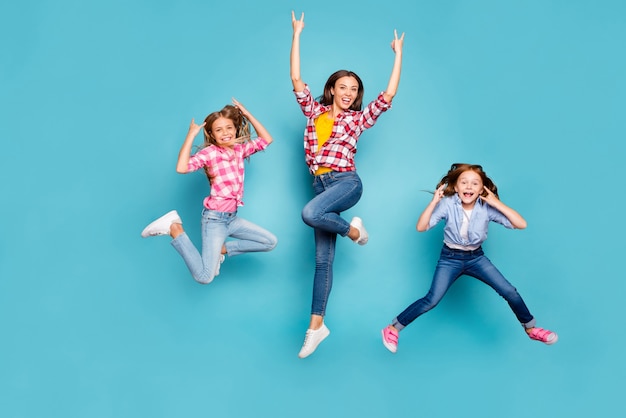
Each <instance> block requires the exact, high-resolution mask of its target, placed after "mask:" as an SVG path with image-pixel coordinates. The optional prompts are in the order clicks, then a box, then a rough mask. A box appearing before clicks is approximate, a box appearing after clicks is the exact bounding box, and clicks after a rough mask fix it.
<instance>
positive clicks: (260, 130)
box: [233, 97, 274, 145]
mask: <svg viewBox="0 0 626 418" xmlns="http://www.w3.org/2000/svg"><path fill="white" fill-rule="evenodd" d="M233 104H234V105H235V106H236V107H237V109H239V110H240V111H241V114H242V115H244V116H245V118H246V119H248V120H249V121H250V123H251V124H252V127H253V128H254V130H255V131H256V133H257V135H258V136H259V137H260V138H263V139H264V140H265V141H266V142H267V144H268V145H269V144H271V143H272V142H273V141H274V139H273V138H272V136H271V135H270V133H269V132H268V131H267V129H265V126H263V125H262V124H261V122H259V121H258V120H257V119H256V118H255V117H254V116H253V115H252V113H250V112H249V111H248V109H246V108H245V107H244V106H243V105H242V104H241V103H239V102H238V101H237V100H235V98H234V97H233Z"/></svg>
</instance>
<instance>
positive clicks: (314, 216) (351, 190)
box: [302, 171, 363, 316]
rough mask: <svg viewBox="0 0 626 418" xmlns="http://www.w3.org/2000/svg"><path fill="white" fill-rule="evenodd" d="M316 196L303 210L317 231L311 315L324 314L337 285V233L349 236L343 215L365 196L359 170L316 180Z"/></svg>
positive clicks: (333, 173) (332, 173) (318, 177)
mask: <svg viewBox="0 0 626 418" xmlns="http://www.w3.org/2000/svg"><path fill="white" fill-rule="evenodd" d="M313 190H314V192H315V197H314V198H313V199H312V200H311V201H310V202H309V203H307V204H306V206H304V208H303V209H302V220H303V221H304V223H306V224H307V225H309V226H311V227H312V228H313V231H314V233H315V275H314V278H313V302H312V304H311V314H313V315H321V316H324V314H325V313H326V304H327V302H328V296H329V295H330V290H331V288H332V286H333V261H334V259H335V244H336V242H337V234H339V235H341V236H342V237H345V236H346V235H347V234H348V232H349V231H350V223H349V222H348V221H346V220H345V219H343V218H342V217H341V216H340V213H341V212H342V211H344V210H347V209H350V208H351V207H352V206H354V205H356V203H357V202H358V201H359V199H360V198H361V194H362V193H363V185H362V183H361V178H360V177H359V176H358V174H357V173H356V171H350V172H343V173H339V172H335V171H331V172H329V173H325V174H322V175H319V176H315V178H314V180H313Z"/></svg>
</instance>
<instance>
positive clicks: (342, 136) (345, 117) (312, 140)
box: [294, 85, 391, 174]
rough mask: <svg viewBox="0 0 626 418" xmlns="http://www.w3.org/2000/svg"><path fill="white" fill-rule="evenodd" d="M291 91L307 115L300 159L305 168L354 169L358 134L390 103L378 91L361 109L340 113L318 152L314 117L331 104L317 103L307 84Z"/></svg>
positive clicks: (328, 108) (326, 110)
mask: <svg viewBox="0 0 626 418" xmlns="http://www.w3.org/2000/svg"><path fill="white" fill-rule="evenodd" d="M294 94H295V95H296V100H297V101H298V104H299V105H300V107H301V109H302V113H304V116H306V118H307V122H306V128H305V129H304V154H305V155H304V159H305V162H306V164H307V165H308V166H309V171H310V172H311V173H312V174H314V173H315V172H316V171H317V169H318V168H319V167H320V166H322V167H329V168H331V169H333V170H335V171H339V172H342V171H354V170H356V167H355V165H354V155H355V154H356V151H357V149H356V144H357V141H358V139H359V136H360V135H361V134H362V133H363V131H365V130H366V129H368V128H371V127H372V126H374V124H375V123H376V120H377V119H378V117H379V116H380V115H381V114H382V113H383V112H385V111H386V110H387V109H389V108H391V103H388V102H386V101H385V99H384V98H383V94H382V93H380V94H379V95H378V97H377V98H376V100H374V101H372V102H371V103H369V104H368V105H367V106H366V107H365V109H363V110H361V111H354V110H347V111H345V112H342V113H341V114H340V115H339V116H337V119H336V120H335V123H334V125H333V131H332V133H331V134H330V138H328V141H326V143H324V145H323V146H322V148H321V150H319V152H318V147H317V133H316V132H315V119H316V118H317V117H319V116H320V115H322V114H324V113H326V112H328V111H329V110H330V109H331V106H324V105H322V104H320V103H318V102H317V101H316V100H315V99H314V98H313V96H312V95H311V90H310V89H309V86H308V85H305V87H304V90H303V91H301V92H298V91H294Z"/></svg>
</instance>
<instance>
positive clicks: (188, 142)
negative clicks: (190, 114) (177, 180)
mask: <svg viewBox="0 0 626 418" xmlns="http://www.w3.org/2000/svg"><path fill="white" fill-rule="evenodd" d="M204 125H205V123H204V122H203V123H202V125H197V124H196V123H195V122H194V120H193V119H191V123H190V124H189V131H188V132H187V136H186V137H185V142H183V145H182V147H180V151H179V152H178V162H177V163H176V171H177V172H179V173H181V174H186V173H187V172H189V156H190V155H191V147H192V146H193V140H194V139H195V137H196V136H197V135H198V133H199V132H200V131H201V130H202V128H204Z"/></svg>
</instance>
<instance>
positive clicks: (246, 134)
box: [200, 105, 252, 183]
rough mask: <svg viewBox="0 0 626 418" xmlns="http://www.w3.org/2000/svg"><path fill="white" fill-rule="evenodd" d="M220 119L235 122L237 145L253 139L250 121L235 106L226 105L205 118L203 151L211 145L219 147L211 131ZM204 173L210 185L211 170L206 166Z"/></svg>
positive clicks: (211, 178)
mask: <svg viewBox="0 0 626 418" xmlns="http://www.w3.org/2000/svg"><path fill="white" fill-rule="evenodd" d="M219 118H226V119H230V120H231V121H232V122H233V125H235V129H236V135H237V139H236V142H237V143H239V144H242V143H244V142H246V141H250V140H251V139H252V128H251V127H250V121H248V119H246V118H245V116H244V115H243V114H242V113H241V111H240V110H239V109H237V108H236V107H235V106H233V105H226V106H224V108H223V109H222V110H218V111H217V112H213V113H211V114H209V116H207V117H206V118H204V122H205V125H204V144H203V145H202V146H201V147H200V148H201V149H202V148H206V147H208V146H209V145H217V142H216V141H215V138H214V137H213V133H212V132H211V129H212V127H213V123H214V122H215V121H216V120H218V119H219ZM204 172H205V173H206V176H207V178H208V179H209V183H211V182H212V180H213V176H211V175H210V174H209V168H208V167H206V166H205V167H204Z"/></svg>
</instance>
